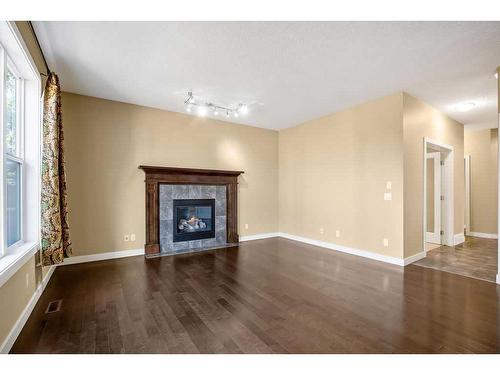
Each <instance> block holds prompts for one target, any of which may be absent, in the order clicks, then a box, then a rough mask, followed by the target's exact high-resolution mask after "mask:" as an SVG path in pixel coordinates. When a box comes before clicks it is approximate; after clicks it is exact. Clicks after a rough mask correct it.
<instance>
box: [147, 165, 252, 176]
mask: <svg viewBox="0 0 500 375" xmlns="http://www.w3.org/2000/svg"><path fill="white" fill-rule="evenodd" d="M139 169H142V170H143V171H144V172H146V173H154V174H184V175H186V174H190V175H205V176H239V175H240V174H243V173H245V172H243V171H225V170H217V169H197V168H182V167H159V166H152V165H140V166H139Z"/></svg>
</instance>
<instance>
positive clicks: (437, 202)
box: [425, 151, 442, 244]
mask: <svg viewBox="0 0 500 375" xmlns="http://www.w3.org/2000/svg"><path fill="white" fill-rule="evenodd" d="M430 159H432V160H434V231H433V232H428V231H427V226H426V228H425V230H426V233H425V240H426V242H431V243H435V244H441V242H442V241H441V195H442V193H441V152H438V151H436V152H428V153H427V154H426V159H425V160H426V165H425V167H426V168H427V161H428V160H430ZM425 178H426V179H427V173H426V174H425ZM425 189H426V190H427V181H426V184H425ZM425 194H426V200H425V202H426V206H427V191H426V192H425ZM426 220H427V216H426Z"/></svg>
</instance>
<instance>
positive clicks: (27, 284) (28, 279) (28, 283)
mask: <svg viewBox="0 0 500 375" xmlns="http://www.w3.org/2000/svg"><path fill="white" fill-rule="evenodd" d="M29 286H30V274H29V273H27V274H26V288H28V287H29Z"/></svg>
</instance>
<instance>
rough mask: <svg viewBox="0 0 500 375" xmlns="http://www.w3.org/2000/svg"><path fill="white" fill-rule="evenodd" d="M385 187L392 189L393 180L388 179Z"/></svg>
mask: <svg viewBox="0 0 500 375" xmlns="http://www.w3.org/2000/svg"><path fill="white" fill-rule="evenodd" d="M385 188H386V189H387V190H391V189H392V182H391V181H387V182H386V183H385Z"/></svg>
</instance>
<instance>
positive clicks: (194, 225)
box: [172, 199, 215, 242]
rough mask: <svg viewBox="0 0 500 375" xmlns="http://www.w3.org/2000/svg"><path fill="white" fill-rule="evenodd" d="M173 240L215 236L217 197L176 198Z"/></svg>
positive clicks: (190, 239)
mask: <svg viewBox="0 0 500 375" xmlns="http://www.w3.org/2000/svg"><path fill="white" fill-rule="evenodd" d="M172 223H173V226H174V228H173V242H180V241H192V240H201V239H204V238H214V237H215V199H174V202H173V220H172Z"/></svg>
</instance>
